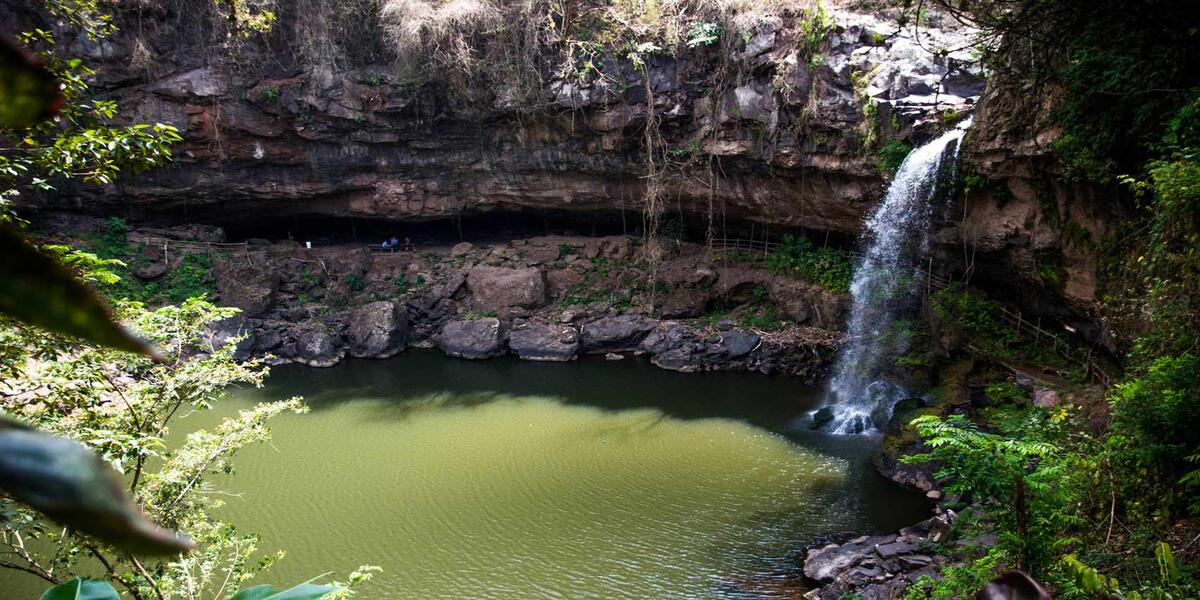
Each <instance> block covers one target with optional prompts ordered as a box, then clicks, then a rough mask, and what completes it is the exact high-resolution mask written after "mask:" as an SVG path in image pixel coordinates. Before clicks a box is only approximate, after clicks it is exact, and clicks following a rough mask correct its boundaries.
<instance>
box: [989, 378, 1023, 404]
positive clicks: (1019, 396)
mask: <svg viewBox="0 0 1200 600" xmlns="http://www.w3.org/2000/svg"><path fill="white" fill-rule="evenodd" d="M983 393H984V395H986V396H987V398H988V400H990V401H991V402H992V403H993V404H1021V403H1023V402H1026V401H1027V400H1029V394H1026V393H1025V391H1024V390H1022V389H1021V388H1019V387H1017V385H1016V384H1015V383H1013V382H1011V381H1003V382H1000V383H991V384H988V386H987V387H985V388H984V390H983Z"/></svg>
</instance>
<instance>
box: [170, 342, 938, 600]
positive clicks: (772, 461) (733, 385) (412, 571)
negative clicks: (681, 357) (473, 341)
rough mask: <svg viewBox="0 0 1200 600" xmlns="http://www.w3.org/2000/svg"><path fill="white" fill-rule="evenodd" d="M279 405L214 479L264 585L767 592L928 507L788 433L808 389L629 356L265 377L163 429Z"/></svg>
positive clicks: (376, 364)
mask: <svg viewBox="0 0 1200 600" xmlns="http://www.w3.org/2000/svg"><path fill="white" fill-rule="evenodd" d="M291 395H303V396H305V398H306V400H307V402H308V404H309V405H310V406H311V407H312V409H313V410H312V412H311V413H309V414H307V415H300V416H295V415H288V416H282V417H279V418H278V419H277V420H276V421H275V422H274V440H273V442H272V443H271V444H270V445H260V446H256V447H251V448H249V449H247V450H245V451H243V452H242V453H241V454H239V456H238V458H237V461H236V464H237V472H236V473H235V474H234V475H233V476H231V477H229V478H228V479H227V480H224V481H220V482H218V483H219V485H220V487H222V488H224V489H228V490H230V491H232V492H234V493H235V494H237V496H236V497H231V498H230V499H229V500H228V504H227V505H226V506H225V507H224V508H223V509H221V512H220V516H221V517H223V518H225V519H227V520H229V521H231V522H233V523H235V524H237V525H238V527H239V528H240V529H242V530H245V531H252V532H256V533H259V534H261V535H262V537H263V544H262V548H263V550H266V551H272V550H275V549H285V550H286V551H287V556H286V558H285V559H284V560H282V561H280V562H279V563H278V564H277V565H276V566H275V567H273V568H272V569H271V570H270V571H269V572H268V574H267V575H265V576H264V580H266V581H272V582H297V581H303V580H307V579H309V578H311V577H313V576H315V575H318V574H321V573H325V572H328V571H334V572H336V573H338V574H341V575H344V574H346V573H348V572H349V571H351V570H353V569H354V568H356V567H357V566H359V565H361V564H372V565H379V566H381V567H383V569H384V571H383V573H381V574H380V575H378V576H376V578H375V579H374V580H373V581H372V582H371V583H370V587H367V588H365V589H364V591H363V596H364V597H365V598H405V599H408V598H412V599H418V598H419V599H441V598H444V599H463V598H478V599H524V598H545V599H557V598H570V599H575V598H596V599H614V598H638V599H644V598H714V597H715V598H763V597H775V596H776V595H777V594H776V593H775V592H773V591H772V590H773V589H775V588H773V587H772V582H775V581H782V580H786V574H787V573H788V572H789V571H794V566H795V561H794V556H793V552H794V551H795V550H796V548H797V547H798V546H799V545H801V544H804V543H808V542H811V541H812V540H814V539H817V538H819V537H820V536H822V535H825V534H830V533H834V532H843V531H864V532H865V531H876V530H886V529H894V528H896V527H900V526H903V525H906V524H909V523H911V522H914V521H916V520H918V519H920V518H923V517H924V516H925V514H926V513H927V510H928V507H927V505H926V504H925V503H924V500H923V499H922V498H920V497H916V496H914V495H912V494H908V493H904V492H902V491H901V490H898V489H896V488H895V487H893V486H891V485H889V484H888V483H887V482H885V481H884V480H883V479H882V478H880V477H879V476H878V475H877V474H875V473H874V471H873V470H872V468H871V467H870V465H869V457H870V454H871V452H872V451H873V450H874V449H875V448H874V446H875V444H877V443H878V442H877V440H873V439H872V438H867V437H834V436H828V435H825V434H820V433H816V432H811V431H809V430H808V429H807V428H806V427H805V426H804V423H803V420H804V419H803V415H804V413H805V412H806V411H807V410H809V409H811V408H812V405H813V403H814V402H816V399H817V390H814V389H812V388H807V387H805V386H802V385H800V384H799V383H798V382H796V381H794V380H790V379H783V378H772V377H764V376H759V375H751V374H732V373H725V374H699V375H697V374H691V375H682V374H677V373H670V372H666V371H662V370H659V369H656V368H654V367H652V366H650V365H648V364H646V363H644V362H642V361H639V360H632V359H631V360H625V361H620V362H604V361H599V360H586V361H581V362H579V363H575V364H569V365H551V364H538V363H530V362H522V361H517V360H508V359H499V360H492V361H484V362H469V361H460V360H453V359H447V358H444V357H442V356H440V355H438V354H434V353H429V352H408V353H405V354H403V355H401V356H399V357H397V358H395V359H390V360H386V361H348V362H345V363H343V364H341V365H339V366H337V367H333V368H330V369H309V368H303V367H285V368H278V369H276V370H275V372H274V373H273V374H272V376H271V378H270V380H269V383H268V384H267V386H266V387H264V388H262V389H257V390H239V391H237V392H235V393H233V394H232V395H231V397H230V398H229V399H228V400H226V401H224V402H222V403H221V405H220V406H219V407H218V408H217V409H215V410H214V411H212V412H209V413H201V414H196V415H192V416H189V417H187V418H186V419H184V420H182V421H180V422H179V423H178V424H177V426H176V431H175V434H176V435H182V434H183V433H185V432H186V431H191V430H194V429H196V428H200V427H207V426H210V425H212V424H213V423H215V422H216V421H217V420H218V419H219V418H220V416H222V415H227V414H232V413H233V412H235V411H236V410H238V409H241V408H245V407H248V406H250V405H251V404H253V403H255V402H259V401H265V400H275V399H283V398H287V397H289V396H291Z"/></svg>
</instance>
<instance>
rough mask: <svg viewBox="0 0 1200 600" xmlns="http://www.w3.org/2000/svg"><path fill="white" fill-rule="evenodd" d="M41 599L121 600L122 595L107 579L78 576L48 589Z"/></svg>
mask: <svg viewBox="0 0 1200 600" xmlns="http://www.w3.org/2000/svg"><path fill="white" fill-rule="evenodd" d="M41 600H121V596H120V595H119V594H117V590H115V589H113V586H111V585H109V584H108V582H106V581H96V580H95V579H83V578H78V577H77V578H75V579H72V580H70V581H68V582H66V583H60V584H58V585H56V586H54V587H52V588H50V589H48V590H46V592H45V593H44V594H42V597H41Z"/></svg>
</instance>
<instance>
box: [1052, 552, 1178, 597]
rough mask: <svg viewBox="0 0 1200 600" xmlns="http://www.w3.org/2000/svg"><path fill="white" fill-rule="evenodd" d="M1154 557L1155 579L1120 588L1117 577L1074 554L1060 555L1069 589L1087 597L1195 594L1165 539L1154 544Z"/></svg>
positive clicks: (1069, 591) (1070, 591)
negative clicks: (1104, 572)
mask: <svg viewBox="0 0 1200 600" xmlns="http://www.w3.org/2000/svg"><path fill="white" fill-rule="evenodd" d="M1154 560H1155V563H1156V564H1157V567H1158V573H1157V575H1158V577H1157V579H1158V580H1157V581H1156V582H1152V583H1148V582H1141V583H1140V585H1139V588H1140V589H1139V590H1137V591H1133V590H1130V591H1123V590H1122V586H1121V583H1120V582H1119V581H1117V578H1116V577H1109V576H1105V575H1104V574H1103V573H1101V572H1100V571H1098V570H1096V569H1094V568H1092V567H1089V566H1088V565H1086V564H1084V563H1083V562H1082V561H1081V560H1079V558H1078V557H1076V556H1075V555H1074V554H1068V555H1067V556H1065V557H1063V561H1062V564H1063V570H1064V571H1065V572H1066V574H1067V575H1068V576H1069V577H1070V578H1071V579H1072V581H1070V582H1069V583H1068V587H1069V589H1068V590H1066V591H1067V592H1068V593H1072V592H1079V593H1081V595H1086V597H1096V598H1098V597H1109V598H1121V599H1124V600H1142V599H1143V598H1144V599H1146V600H1183V599H1185V598H1194V597H1195V595H1194V593H1195V592H1196V589H1195V587H1194V586H1192V585H1191V584H1190V583H1189V582H1185V581H1183V579H1182V578H1181V576H1180V572H1179V568H1178V567H1177V566H1176V564H1175V554H1174V553H1173V552H1172V551H1171V546H1170V545H1169V544H1167V543H1165V542H1158V543H1156V544H1154Z"/></svg>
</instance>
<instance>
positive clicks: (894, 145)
mask: <svg viewBox="0 0 1200 600" xmlns="http://www.w3.org/2000/svg"><path fill="white" fill-rule="evenodd" d="M909 152H912V144H909V143H908V142H905V141H904V140H901V139H899V138H891V139H889V140H888V141H887V142H885V143H884V144H883V146H882V147H880V148H879V152H878V155H879V170H880V171H881V172H883V173H884V174H885V175H887V176H889V177H891V176H894V175H895V174H896V171H899V170H900V165H901V164H902V163H903V162H904V159H905V158H907V157H908V153H909Z"/></svg>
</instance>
